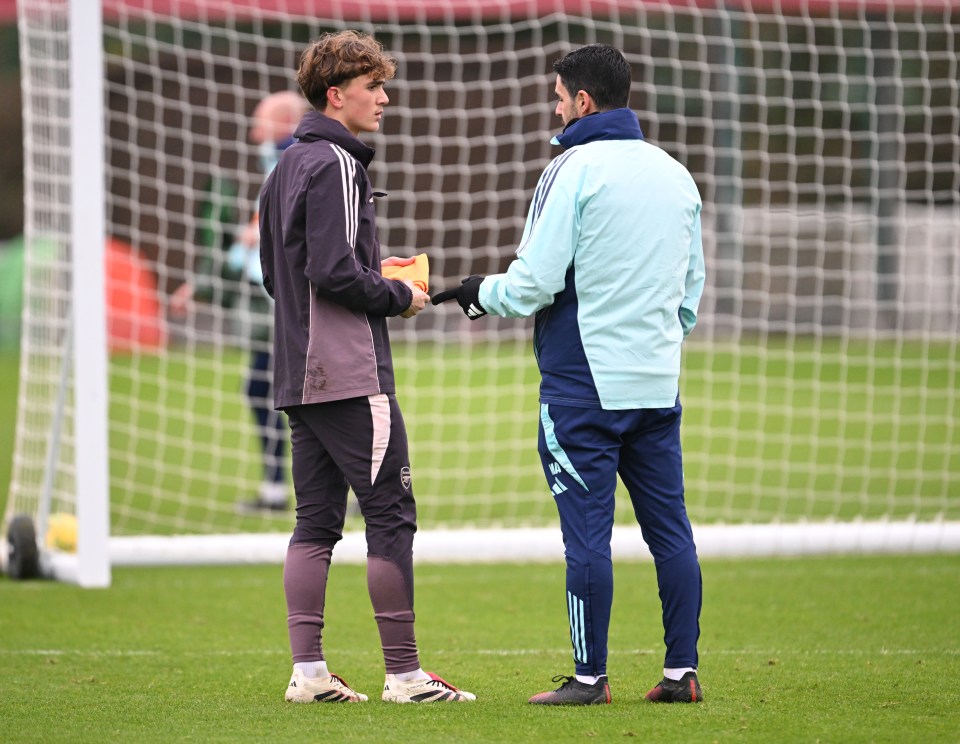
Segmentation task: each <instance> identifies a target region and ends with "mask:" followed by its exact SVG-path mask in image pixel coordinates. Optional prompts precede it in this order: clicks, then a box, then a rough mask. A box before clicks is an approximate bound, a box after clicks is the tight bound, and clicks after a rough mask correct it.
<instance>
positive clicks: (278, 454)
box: [246, 351, 287, 483]
mask: <svg viewBox="0 0 960 744" xmlns="http://www.w3.org/2000/svg"><path fill="white" fill-rule="evenodd" d="M272 381H273V355H272V354H271V353H270V352H268V351H254V352H251V354H250V373H249V375H248V378H247V390H246V392H247V399H248V400H249V401H250V409H251V410H252V411H253V416H254V418H255V419H256V422H257V436H258V437H259V439H260V451H261V452H262V453H263V480H264V482H267V483H283V482H284V480H285V479H286V467H285V465H284V458H285V457H286V450H287V422H286V416H285V415H284V414H283V413H282V412H281V411H277V410H274V408H273V389H272V388H273V386H272Z"/></svg>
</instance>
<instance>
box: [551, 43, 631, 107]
mask: <svg viewBox="0 0 960 744" xmlns="http://www.w3.org/2000/svg"><path fill="white" fill-rule="evenodd" d="M553 69H554V72H556V73H557V75H559V76H560V82H561V83H562V84H563V87H564V88H566V89H567V92H569V93H570V95H572V96H575V95H576V94H577V92H578V91H581V90H582V91H585V92H586V93H588V94H589V95H590V97H591V98H592V99H593V102H594V103H595V104H596V105H597V108H598V109H600V110H601V111H609V110H610V109H616V108H626V107H627V106H628V105H629V103H630V65H629V64H627V60H626V59H624V57H623V54H621V52H620V50H619V49H617V48H616V47H612V46H608V45H606V44H590V45H589V46H585V47H580V48H579V49H574V50H573V51H572V52H570V53H569V54H567V55H566V56H564V57H561V58H560V59H558V60H557V61H556V62H554V63H553Z"/></svg>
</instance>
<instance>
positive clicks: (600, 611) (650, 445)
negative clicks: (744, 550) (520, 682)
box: [539, 399, 702, 675]
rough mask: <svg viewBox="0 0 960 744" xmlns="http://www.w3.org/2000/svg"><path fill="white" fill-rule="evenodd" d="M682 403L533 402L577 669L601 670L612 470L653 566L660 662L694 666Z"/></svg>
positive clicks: (695, 614) (697, 583) (695, 585)
mask: <svg viewBox="0 0 960 744" xmlns="http://www.w3.org/2000/svg"><path fill="white" fill-rule="evenodd" d="M680 418H681V406H680V401H679V399H678V400H677V403H676V405H675V406H673V407H672V408H661V409H639V410H629V411H606V410H601V409H594V408H574V407H570V406H559V405H555V404H552V403H551V404H541V406H540V435H539V451H540V460H541V462H542V464H543V471H544V475H546V478H547V483H548V484H549V486H550V489H551V491H552V492H553V496H554V499H555V500H556V502H557V509H558V510H559V512H560V527H561V531H562V533H563V544H564V554H565V557H566V562H567V614H568V617H569V621H570V640H571V642H572V645H573V657H574V661H575V663H576V673H577V674H583V675H602V674H606V671H607V632H608V628H609V625H610V610H611V607H612V605H613V564H612V562H611V558H610V539H611V535H612V531H613V516H614V501H615V499H614V495H615V492H616V488H617V475H618V474H619V475H620V478H621V480H622V481H623V483H624V485H625V486H626V488H627V491H628V492H629V494H630V500H631V502H632V503H633V510H634V514H635V515H636V518H637V522H638V523H639V524H640V528H641V532H642V534H643V539H644V541H645V542H646V543H647V546H648V547H649V549H650V552H651V554H652V555H653V559H654V564H655V566H656V571H657V583H658V585H659V590H660V601H661V605H662V608H663V629H664V642H665V643H666V656H665V661H664V666H665V667H668V668H681V667H694V668H696V666H697V640H698V639H699V636H700V606H701V597H702V588H701V579H700V564H699V562H698V560H697V553H696V546H695V545H694V542H693V533H692V530H691V528H690V521H689V519H688V518H687V510H686V506H685V505H684V499H683V458H682V454H681V449H680Z"/></svg>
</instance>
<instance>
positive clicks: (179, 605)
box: [0, 555, 960, 744]
mask: <svg viewBox="0 0 960 744" xmlns="http://www.w3.org/2000/svg"><path fill="white" fill-rule="evenodd" d="M958 575H960V557H958V556H942V555H941V556H929V557H927V556H914V557H847V558H836V557H834V558H812V559H804V560H742V561H740V560H738V561H732V560H731V561H718V560H713V561H705V562H704V564H703V576H704V608H703V616H702V637H701V644H700V650H701V667H700V669H701V678H702V682H703V689H704V695H705V697H706V702H705V703H703V704H702V705H697V706H689V705H687V706H677V705H674V706H669V705H663V706H658V705H655V704H652V703H647V702H645V701H644V700H643V695H644V693H645V692H646V690H647V689H648V688H649V687H650V686H652V684H653V683H654V682H656V681H657V679H658V678H659V675H660V667H661V665H662V658H663V657H662V645H661V640H660V638H661V635H662V629H661V627H660V620H659V612H658V601H657V591H656V580H655V576H654V572H653V567H652V564H650V563H631V564H623V565H618V566H617V567H616V583H617V591H616V598H615V603H614V613H613V619H612V627H611V635H610V658H609V673H610V678H611V687H612V692H613V704H612V705H610V706H595V707H590V708H579V709H573V708H564V709H549V708H546V709H545V708H542V707H539V706H531V705H528V704H527V703H526V700H527V698H528V697H529V696H530V695H531V694H533V693H535V692H538V691H541V690H543V689H549V688H550V687H551V683H550V678H551V677H552V676H553V675H555V674H561V673H564V674H570V673H571V671H572V661H571V653H570V650H569V635H568V630H567V627H566V611H565V603H564V595H563V576H564V570H563V567H562V565H560V564H531V565H523V566H517V565H478V566H435V565H426V566H421V567H419V568H418V570H417V582H418V583H417V637H418V641H419V644H420V649H421V659H422V662H423V664H424V666H425V667H426V668H427V669H430V670H431V671H436V672H437V673H439V674H441V675H444V676H447V677H448V678H449V679H450V680H451V681H453V682H454V684H458V685H460V686H462V687H464V688H465V689H469V690H471V691H472V692H475V693H476V694H477V696H478V700H477V702H476V703H472V704H463V705H437V706H432V707H430V706H424V707H415V706H399V705H395V704H387V703H383V702H381V701H380V699H379V689H380V686H381V685H382V683H383V677H382V674H383V667H382V657H381V655H380V651H379V646H378V641H377V633H376V624H375V622H374V620H373V616H372V610H371V609H370V606H369V599H368V597H367V593H366V583H365V580H364V575H363V568H362V567H360V566H352V565H344V566H337V565H334V567H333V570H332V572H331V580H330V586H329V593H328V611H327V616H326V620H327V630H326V634H325V646H326V650H327V656H328V659H329V662H330V665H331V669H332V670H333V671H335V672H336V673H339V674H340V675H342V676H343V677H345V678H346V679H347V680H348V681H349V683H350V684H351V685H353V686H354V687H355V688H357V689H359V690H361V691H363V692H366V693H367V694H368V695H370V697H371V700H370V701H369V702H367V703H364V704H360V705H294V704H288V703H284V702H283V699H282V697H283V690H284V686H285V685H286V682H287V680H288V678H289V669H290V661H289V651H288V647H287V637H286V624H285V611H284V604H283V595H282V588H281V570H280V567H279V566H253V567H219V568H164V569H120V570H116V571H115V572H114V577H113V579H114V581H113V585H112V587H111V588H110V589H108V590H83V589H78V588H76V587H73V586H67V585H63V584H56V583H53V582H32V583H14V582H11V581H9V580H6V579H0V628H2V632H0V690H2V691H3V692H2V695H0V741H3V742H5V743H6V744H15V743H18V742H46V741H49V742H54V741H56V742H98V743H99V742H104V741H136V742H171V741H199V742H214V741H215V742H289V741H326V742H331V741H350V742H384V741H391V742H458V741H471V742H512V743H515V742H589V741H601V742H603V741H646V742H669V741H684V742H705V743H707V742H764V743H767V742H811V743H812V742H844V743H848V742H891V744H894V743H895V744H901V743H902V742H924V743H925V744H927V743H931V742H944V744H946V743H948V742H956V741H957V734H958V731H960V712H958V710H960V636H958V633H957V623H956V618H957V617H958V615H960V593H958V592H957V576H958Z"/></svg>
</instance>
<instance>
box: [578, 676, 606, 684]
mask: <svg viewBox="0 0 960 744" xmlns="http://www.w3.org/2000/svg"><path fill="white" fill-rule="evenodd" d="M574 676H575V677H576V680H577V682H583V684H585V685H595V684H597V680H598V679H600V677H591V676H590V675H589V674H577V675H574Z"/></svg>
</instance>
